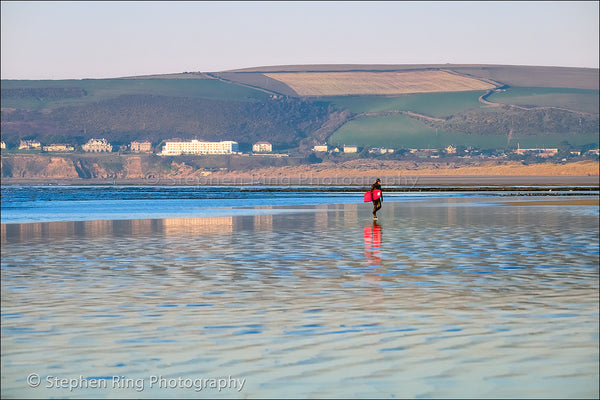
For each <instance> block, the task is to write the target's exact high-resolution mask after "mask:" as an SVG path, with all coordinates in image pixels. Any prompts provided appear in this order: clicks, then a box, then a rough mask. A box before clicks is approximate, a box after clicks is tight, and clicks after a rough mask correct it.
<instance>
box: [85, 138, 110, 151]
mask: <svg viewBox="0 0 600 400" xmlns="http://www.w3.org/2000/svg"><path fill="white" fill-rule="evenodd" d="M81 149H82V150H83V151H85V152H88V153H101V152H104V151H106V152H108V153H110V152H111V151H112V145H111V144H110V143H108V142H107V141H106V139H90V140H88V142H87V143H86V144H84V145H82V146H81Z"/></svg>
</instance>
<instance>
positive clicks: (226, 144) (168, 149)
mask: <svg viewBox="0 0 600 400" xmlns="http://www.w3.org/2000/svg"><path fill="white" fill-rule="evenodd" d="M238 149H239V146H238V143H237V142H234V141H231V140H225V141H221V142H204V141H200V140H196V139H193V140H191V141H189V142H184V141H182V140H168V141H166V142H165V144H164V146H163V149H162V153H160V154H161V155H163V156H179V155H181V154H232V153H237V152H238V151H239V150H238Z"/></svg>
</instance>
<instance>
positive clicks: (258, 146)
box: [252, 142, 273, 153]
mask: <svg viewBox="0 0 600 400" xmlns="http://www.w3.org/2000/svg"><path fill="white" fill-rule="evenodd" d="M252 151H253V152H254V153H270V152H272V151H273V145H271V143H269V142H257V143H254V144H253V145H252Z"/></svg>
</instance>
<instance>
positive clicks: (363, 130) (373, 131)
mask: <svg viewBox="0 0 600 400" xmlns="http://www.w3.org/2000/svg"><path fill="white" fill-rule="evenodd" d="M563 140H565V137H564V136H542V135H533V136H532V135H530V136H521V135H518V134H514V135H513V137H512V138H511V141H510V145H509V144H508V137H507V136H506V135H470V134H465V133H455V132H444V131H442V130H438V131H436V130H435V129H433V128H431V127H429V126H427V125H425V124H424V123H422V122H420V121H418V120H416V119H414V118H411V117H409V116H407V115H396V116H387V117H361V118H357V119H354V120H352V121H349V122H348V123H346V124H345V125H344V126H342V127H341V128H340V129H338V130H337V131H336V132H335V133H334V134H333V135H331V136H330V137H329V144H331V145H335V146H340V145H344V144H347V145H358V146H367V147H377V146H381V147H392V148H435V149H439V148H442V147H446V146H448V145H450V144H452V145H455V146H456V145H465V146H474V147H479V148H482V149H503V148H506V147H510V148H516V147H517V144H518V145H519V146H520V147H522V148H532V147H559V144H560V143H561V142H562V141H563ZM568 141H569V143H571V144H572V145H575V146H582V145H585V144H588V143H598V137H597V135H578V136H569V137H568Z"/></svg>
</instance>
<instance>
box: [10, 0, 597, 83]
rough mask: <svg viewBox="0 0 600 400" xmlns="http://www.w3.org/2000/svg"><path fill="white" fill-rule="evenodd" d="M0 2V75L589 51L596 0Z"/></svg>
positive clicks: (495, 58)
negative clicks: (475, 0) (480, 0)
mask: <svg viewBox="0 0 600 400" xmlns="http://www.w3.org/2000/svg"><path fill="white" fill-rule="evenodd" d="M1 11H2V14H1V15H2V47H1V49H2V50H1V51H2V58H1V63H2V71H1V72H2V79H66V78H107V77H121V76H133V75H147V74H159V73H160V74H162V73H176V72H184V71H204V72H215V71H224V70H228V69H235V68H245V67H254V66H264V65H282V64H340V63H341V64H344V63H346V64H348V63H351V64H431V63H435V64H438V63H457V64H511V65H548V66H567V67H592V68H598V58H599V53H598V47H599V28H598V15H599V2H598V1H584V2H577V1H565V2H561V1H552V2H540V1H535V2H520V1H514V2H510V1H506V2H504V1H501V2H488V1H486V2H473V1H468V2H454V1H448V2H426V1H416V2H404V1H402V2H400V1H399V2H392V1H385V2H358V1H351V2H343V1H334V2H322V1H318V2H317V1H314V2H312V1H300V2H289V1H282V2H274V1H266V2H247V1H242V2H234V1H222V2H221V1H220V2H204V1H200V2H191V1H186V2H172V1H170V2H160V1H152V2H138V1H135V2H124V1H114V2H110V1H100V2H83V1H67V2H46V1H44V2H33V1H25V2H20V1H2V10H1Z"/></svg>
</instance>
